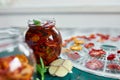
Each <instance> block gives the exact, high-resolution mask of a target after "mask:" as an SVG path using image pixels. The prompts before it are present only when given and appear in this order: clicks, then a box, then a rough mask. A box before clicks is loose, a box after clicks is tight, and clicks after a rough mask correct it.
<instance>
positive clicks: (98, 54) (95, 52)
mask: <svg viewBox="0 0 120 80" xmlns="http://www.w3.org/2000/svg"><path fill="white" fill-rule="evenodd" d="M105 53H106V52H105V51H104V50H103V49H91V50H90V51H89V55H90V56H92V57H101V56H102V55H104V54H105Z"/></svg>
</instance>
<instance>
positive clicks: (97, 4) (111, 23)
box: [0, 0, 120, 28]
mask: <svg viewBox="0 0 120 80" xmlns="http://www.w3.org/2000/svg"><path fill="white" fill-rule="evenodd" d="M33 18H55V20H56V25H57V27H58V28H104V27H106V28H119V27H120V0H0V27H10V26H17V27H26V26H27V20H29V19H33Z"/></svg>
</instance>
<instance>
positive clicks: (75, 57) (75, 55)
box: [67, 52, 80, 60]
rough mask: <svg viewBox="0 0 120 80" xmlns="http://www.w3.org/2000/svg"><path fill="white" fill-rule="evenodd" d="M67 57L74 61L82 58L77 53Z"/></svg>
mask: <svg viewBox="0 0 120 80" xmlns="http://www.w3.org/2000/svg"><path fill="white" fill-rule="evenodd" d="M67 56H68V57H69V58H70V59H72V60H77V59H79V58H80V55H79V54H78V53H77V52H75V53H71V54H67Z"/></svg>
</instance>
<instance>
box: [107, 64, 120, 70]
mask: <svg viewBox="0 0 120 80" xmlns="http://www.w3.org/2000/svg"><path fill="white" fill-rule="evenodd" d="M107 68H108V69H110V70H115V69H116V70H120V65H118V64H116V63H111V64H108V65H107Z"/></svg>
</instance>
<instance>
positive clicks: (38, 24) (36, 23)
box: [33, 20, 41, 26]
mask: <svg viewBox="0 0 120 80" xmlns="http://www.w3.org/2000/svg"><path fill="white" fill-rule="evenodd" d="M33 23H34V25H36V26H40V25H41V22H40V21H39V20H33Z"/></svg>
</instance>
